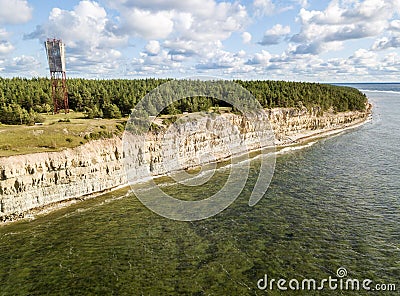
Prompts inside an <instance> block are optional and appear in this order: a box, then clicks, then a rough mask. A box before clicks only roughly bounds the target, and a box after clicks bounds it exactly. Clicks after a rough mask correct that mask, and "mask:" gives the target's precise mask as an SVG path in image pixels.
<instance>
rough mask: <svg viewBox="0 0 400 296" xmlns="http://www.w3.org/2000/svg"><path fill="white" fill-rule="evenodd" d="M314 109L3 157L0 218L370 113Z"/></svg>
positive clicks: (201, 121) (214, 119)
mask: <svg viewBox="0 0 400 296" xmlns="http://www.w3.org/2000/svg"><path fill="white" fill-rule="evenodd" d="M317 111H318V110H311V111H307V110H306V109H303V110H298V109H289V108H288V109H282V108H279V109H272V110H268V111H266V113H265V114H257V115H253V116H250V117H244V116H240V115H234V114H222V115H216V114H197V115H191V116H189V117H188V118H186V119H183V120H182V121H181V120H180V121H179V122H177V123H175V124H174V125H171V126H169V127H167V128H160V129H159V130H157V131H154V132H149V133H147V134H146V135H145V136H137V135H133V134H129V133H125V135H124V139H120V138H117V137H115V138H113V139H105V140H98V141H92V142H90V143H87V144H85V145H82V146H79V147H76V148H73V149H66V150H64V151H61V152H49V153H37V154H30V155H18V156H11V157H3V158H0V219H1V220H7V219H13V218H15V217H18V216H21V215H23V213H25V212H27V211H29V210H31V209H34V208H38V207H43V206H46V205H49V204H52V203H57V202H61V201H66V200H70V199H77V198H82V197H84V196H87V195H91V194H94V193H99V192H103V191H105V190H109V189H112V188H115V187H117V186H120V185H124V184H127V174H126V172H128V173H129V181H135V180H137V181H139V180H141V179H143V178H145V177H147V176H149V175H153V176H155V175H161V174H165V173H168V172H170V171H171V170H179V169H185V168H188V167H193V166H196V165H199V164H203V163H207V162H211V161H217V160H220V159H223V158H225V157H228V156H230V155H232V154H240V153H243V152H247V151H249V150H254V149H258V148H261V147H264V146H270V145H272V144H273V143H274V139H273V134H275V139H276V140H275V144H279V145H281V144H288V143H291V142H293V137H296V136H297V138H300V136H299V135H301V134H302V133H303V134H304V133H306V135H310V134H312V133H319V132H323V131H325V130H332V129H336V128H341V127H344V126H345V125H348V124H355V123H358V122H362V121H363V120H365V119H366V117H367V115H368V111H366V112H347V113H339V114H325V115H323V116H317V114H318V112H317ZM270 125H271V127H272V129H273V131H272V130H271V129H270Z"/></svg>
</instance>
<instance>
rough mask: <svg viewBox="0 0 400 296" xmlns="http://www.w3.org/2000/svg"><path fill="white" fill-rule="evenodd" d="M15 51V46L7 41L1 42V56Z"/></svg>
mask: <svg viewBox="0 0 400 296" xmlns="http://www.w3.org/2000/svg"><path fill="white" fill-rule="evenodd" d="M13 50H14V46H13V45H12V44H11V43H10V42H8V41H7V40H0V55H6V54H8V53H10V52H11V51H13Z"/></svg>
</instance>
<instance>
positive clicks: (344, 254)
mask: <svg viewBox="0 0 400 296" xmlns="http://www.w3.org/2000/svg"><path fill="white" fill-rule="evenodd" d="M346 85H348V86H352V87H355V88H358V89H359V90H361V91H362V92H363V93H365V94H366V95H367V96H368V97H369V100H370V102H371V103H372V104H373V114H372V118H371V120H370V121H368V122H367V123H365V124H364V125H362V126H360V127H357V128H355V129H351V130H348V131H344V132H342V133H340V134H337V135H335V136H330V137H326V138H323V139H320V140H318V141H313V142H310V143H306V144H304V145H303V146H300V147H293V149H285V150H284V151H283V152H281V153H279V154H278V155H277V159H276V167H275V173H274V176H273V178H272V181H271V184H270V186H269V189H268V190H267V192H266V193H265V195H264V197H263V198H262V199H261V201H260V202H259V203H258V204H257V205H255V206H254V207H250V206H249V205H248V200H249V197H250V194H251V191H252V189H253V187H254V184H255V182H256V180H257V177H258V173H259V168H260V156H258V157H254V159H252V160H251V164H250V174H249V177H248V179H247V182H246V186H245V188H244V189H243V191H242V193H241V194H240V196H239V197H238V198H237V199H236V200H235V201H234V202H233V203H232V205H231V206H229V207H228V208H227V209H225V210H224V211H223V212H221V213H219V214H218V215H216V216H213V217H211V218H208V219H205V220H200V221H192V222H182V221H174V220H169V219H167V218H163V217H161V216H158V215H157V214H155V213H153V212H152V211H150V210H149V209H147V208H146V207H145V206H144V205H143V204H142V203H141V202H140V201H139V200H138V199H137V198H136V197H135V196H134V194H132V193H131V191H130V189H129V188H127V189H121V190H118V191H114V192H112V193H109V194H105V195H103V196H100V197H97V198H94V199H89V200H86V201H83V202H79V203H76V204H73V205H71V206H69V207H67V208H63V209H60V210H57V211H54V212H52V213H50V214H48V215H45V216H40V217H36V218H35V219H32V220H30V221H21V222H17V223H12V224H9V225H5V226H1V227H0V295H399V291H400V84H398V83H387V84H375V83H372V84H346ZM300 148H302V149H300ZM227 174H229V170H228V169H226V168H224V166H220V168H219V169H218V170H217V171H216V176H215V178H214V177H213V178H212V179H211V180H210V181H209V182H207V183H206V184H204V185H201V186H197V187H190V188H187V187H185V186H184V185H178V184H174V183H171V182H170V180H167V178H165V179H162V178H161V179H160V180H158V183H159V184H164V186H162V188H163V190H165V192H167V193H169V194H171V195H174V194H175V195H176V196H180V195H189V196H198V197H201V196H204V195H208V194H212V193H213V192H215V190H216V188H218V186H220V184H221V182H223V181H224V180H225V179H226V177H227V176H226V175H227ZM224 178H225V179H224ZM209 183H210V184H209ZM357 288H358V289H357Z"/></svg>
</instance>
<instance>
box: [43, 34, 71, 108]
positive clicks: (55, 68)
mask: <svg viewBox="0 0 400 296" xmlns="http://www.w3.org/2000/svg"><path fill="white" fill-rule="evenodd" d="M44 44H45V47H46V54H47V60H48V62H49V68H50V77H51V96H52V99H53V105H54V113H59V111H60V109H63V108H64V111H65V113H68V112H69V106H68V91H67V76H66V74H65V45H64V43H63V42H62V40H60V39H47V41H46V42H45V43H44Z"/></svg>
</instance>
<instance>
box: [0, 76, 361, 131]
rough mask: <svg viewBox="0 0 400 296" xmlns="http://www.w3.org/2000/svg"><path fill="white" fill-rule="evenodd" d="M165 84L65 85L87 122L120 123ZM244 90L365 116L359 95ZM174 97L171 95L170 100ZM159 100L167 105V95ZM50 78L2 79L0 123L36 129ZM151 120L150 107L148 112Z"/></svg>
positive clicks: (294, 88)
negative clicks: (107, 121)
mask: <svg viewBox="0 0 400 296" xmlns="http://www.w3.org/2000/svg"><path fill="white" fill-rule="evenodd" d="M168 81H170V80H169V79H153V78H149V79H135V80H128V79H113V80H90V79H80V78H73V79H68V81H67V86H68V99H69V107H70V109H72V110H74V111H79V112H84V113H85V114H86V117H87V118H121V117H124V116H129V114H130V113H131V110H132V109H133V108H134V107H135V105H136V104H137V102H139V101H140V100H141V99H142V98H143V97H144V96H145V95H146V94H147V93H149V92H151V91H152V90H154V89H155V88H156V87H158V86H160V85H161V84H163V83H165V82H168ZM234 82H236V83H238V84H239V85H241V86H243V87H244V88H245V89H247V90H248V91H250V92H251V94H252V95H253V96H254V97H255V98H256V99H257V100H258V101H259V103H260V104H261V106H262V107H264V108H275V107H298V108H302V107H306V108H311V107H316V106H319V107H320V108H321V110H322V111H326V110H329V109H331V108H332V109H333V110H334V111H335V112H343V111H349V110H350V111H354V110H364V109H365V103H366V101H367V98H366V96H365V95H364V94H363V93H361V92H360V91H358V90H357V89H354V88H350V87H343V86H334V85H329V84H320V83H306V82H288V81H270V80H268V81H255V80H251V81H242V80H235V81H234ZM173 93H174V92H173V91H171V94H173ZM164 96H165V97H163V98H161V100H166V101H171V99H172V98H168V94H167V95H164ZM52 106H53V102H52V98H51V87H50V80H49V79H48V78H32V79H27V78H0V123H3V124H28V125H29V124H34V123H35V122H41V121H42V120H43V117H42V116H41V115H40V114H41V113H51V112H52V110H53V107H52ZM218 106H220V107H223V106H224V107H226V106H228V107H229V104H227V103H226V102H224V101H220V100H217V99H215V98H212V97H189V98H183V99H181V100H179V101H177V102H175V103H174V104H172V105H170V106H168V108H166V109H164V110H163V112H162V113H163V114H179V113H183V112H198V111H208V110H209V109H210V108H211V107H218ZM146 110H147V112H148V113H150V115H153V114H152V113H154V111H153V110H154V106H147V108H146Z"/></svg>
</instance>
